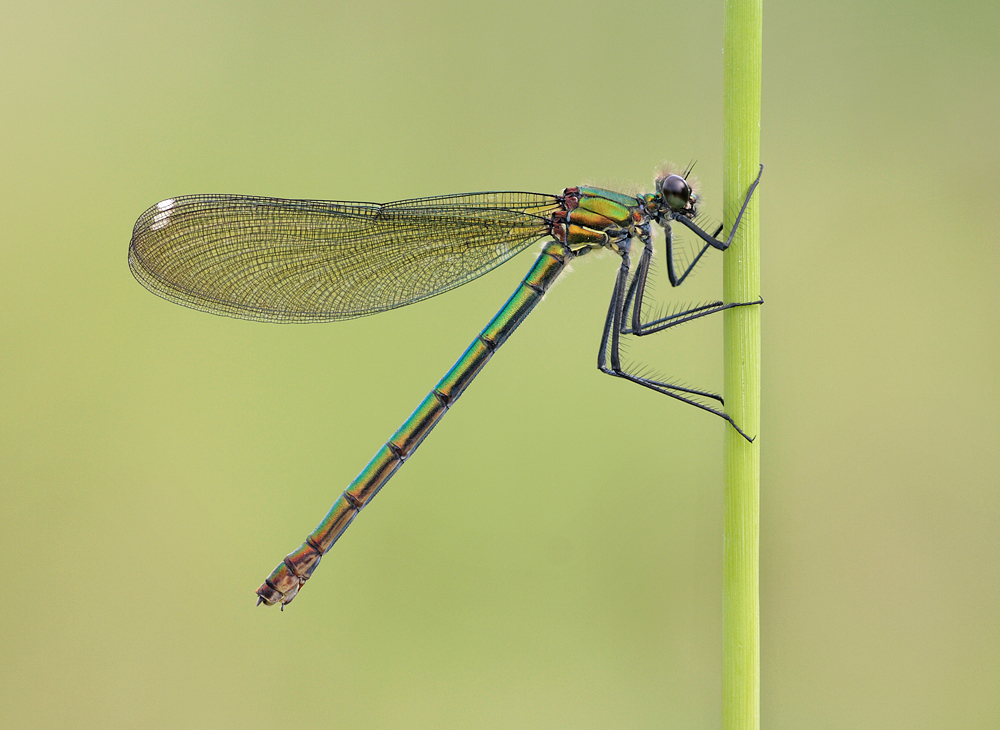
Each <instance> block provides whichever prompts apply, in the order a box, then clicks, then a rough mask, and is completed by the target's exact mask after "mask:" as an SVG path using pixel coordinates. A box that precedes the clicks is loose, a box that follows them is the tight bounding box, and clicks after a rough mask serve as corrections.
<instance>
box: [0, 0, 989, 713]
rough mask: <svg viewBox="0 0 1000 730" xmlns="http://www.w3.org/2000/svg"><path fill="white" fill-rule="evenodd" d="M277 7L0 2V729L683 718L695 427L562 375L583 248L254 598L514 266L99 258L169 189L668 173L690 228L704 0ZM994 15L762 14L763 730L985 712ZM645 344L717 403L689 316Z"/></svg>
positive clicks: (586, 264) (714, 268)
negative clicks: (290, 295) (330, 299)
mask: <svg viewBox="0 0 1000 730" xmlns="http://www.w3.org/2000/svg"><path fill="white" fill-rule="evenodd" d="M275 7H277V6H274V5H273V4H271V3H228V4H217V3H208V4H204V3H194V2H180V3H169V4H156V3H138V4H137V3H118V4H114V3H110V2H96V3H88V4H83V3H68V2H66V3H54V2H41V3H33V4H27V3H25V4H14V3H11V4H8V5H7V6H5V8H4V11H3V21H2V23H0V59H2V68H3V83H2V85H0V132H2V134H0V152H2V156H0V159H2V166H0V168H2V169H0V184H2V191H0V192H2V194H0V231H2V237H0V255H2V259H0V276H2V281H3V285H2V288H0V323H2V325H0V326H2V337H3V347H2V352H3V354H2V356H0V376H2V383H3V385H2V387H0V407H2V413H3V417H2V419H0V479H2V511H0V550H2V552H0V555H2V558H3V561H4V564H5V566H6V570H7V575H8V577H7V579H6V581H5V585H6V590H5V591H4V593H5V598H6V605H5V608H4V618H3V622H2V633H0V725H2V726H3V727H10V728H53V727H74V728H91V727H92V728H140V727H141V728H160V727H163V728H173V727H183V728H201V727H204V728H229V727H251V726H261V725H281V726H293V727H296V726H302V727H313V726H318V725H329V726H334V727H343V728H425V727H426V728H470V727H476V728H660V727H671V728H672V727H684V728H710V727H717V726H718V725H719V722H720V717H721V664H722V638H721V630H722V578H721V558H722V537H721V535H722V488H721V474H722V466H721V444H722V439H723V425H724V424H723V423H722V422H721V421H720V420H719V419H716V418H712V417H710V416H708V415H706V414H704V413H700V412H698V411H696V410H694V409H692V408H688V407H685V406H682V405H681V404H678V403H675V402H673V401H670V400H669V399H666V398H661V397H657V396H655V395H653V394H651V393H649V392H644V391H643V390H642V389H640V388H637V387H632V386H629V385H627V384H625V383H622V382H620V381H615V380H613V379H611V378H608V377H606V376H603V375H601V374H599V373H598V371H597V370H596V368H595V357H596V353H597V344H598V336H599V332H600V326H601V322H602V317H603V313H604V310H605V307H606V302H607V299H608V296H609V294H610V288H611V284H612V280H613V276H614V270H615V266H616V265H617V264H616V259H615V258H614V257H613V256H605V257H603V258H601V259H598V258H596V257H593V258H594V259H595V260H583V261H580V262H579V263H577V264H576V265H575V273H573V274H572V275H569V276H567V277H565V279H563V280H562V281H561V282H560V283H559V284H558V285H557V286H556V287H555V289H554V290H553V292H552V293H551V295H550V296H549V297H548V298H547V300H546V301H545V302H544V304H543V305H542V306H540V307H539V308H538V309H537V310H536V311H535V313H534V314H533V315H532V316H531V317H530V318H529V319H528V321H527V323H526V324H525V326H524V327H523V328H522V329H521V330H520V331H519V332H518V333H517V335H516V336H515V337H514V338H512V339H511V341H510V343H509V344H508V345H507V347H506V348H504V350H503V351H501V352H500V353H499V354H498V356H497V357H496V358H494V360H493V362H492V363H491V365H490V366H489V367H488V368H487V369H486V371H485V372H484V373H483V374H482V375H481V377H480V378H479V379H478V380H477V381H476V383H475V385H473V387H472V388H471V389H470V390H469V391H468V392H467V393H466V395H465V396H464V397H463V399H462V402H461V403H460V404H459V405H458V406H457V407H456V408H455V409H454V411H453V412H452V413H451V415H450V416H449V417H448V418H447V419H445V421H444V422H443V423H442V424H441V425H440V426H439V427H438V429H437V430H436V431H435V433H434V435H433V437H432V438H430V439H429V440H428V441H427V443H426V444H425V445H424V447H423V448H422V449H421V450H420V452H419V453H418V455H417V456H415V457H414V458H413V459H412V463H410V464H409V465H408V466H407V467H406V468H405V469H404V470H403V471H402V472H400V474H399V475H398V476H397V477H396V478H395V479H394V480H393V481H392V482H391V484H390V485H389V486H388V487H387V488H386V489H385V490H384V493H383V496H380V497H379V499H378V500H376V502H375V503H374V505H373V506H372V507H371V508H370V509H368V510H366V511H365V513H364V514H363V515H362V516H361V517H360V518H359V519H358V520H357V522H356V523H355V525H354V527H353V528H352V529H351V530H350V531H349V532H348V533H347V534H346V535H345V538H344V539H343V540H342V541H341V542H340V543H339V544H338V545H337V547H336V548H335V550H334V552H332V553H331V554H330V555H329V556H328V557H327V559H326V560H325V561H324V563H323V567H322V568H321V569H320V570H319V572H318V573H317V575H316V578H315V579H314V580H313V581H312V582H311V583H310V584H309V586H308V588H307V590H305V591H304V592H303V594H302V595H301V596H300V597H299V598H298V599H297V600H296V601H295V603H293V604H292V605H291V607H290V608H289V610H286V611H285V612H283V613H281V612H279V611H278V610H276V609H270V610H265V609H263V608H255V607H254V598H255V596H254V595H253V591H254V589H255V588H256V587H257V586H258V585H259V583H260V581H261V580H262V579H263V577H264V576H265V575H267V573H268V572H269V571H270V570H271V569H272V568H273V567H274V566H275V564H276V563H277V562H278V561H279V560H280V559H281V557H282V556H283V555H284V554H285V553H286V552H288V551H289V550H291V549H292V548H294V547H296V546H297V545H299V543H300V542H301V540H302V539H303V537H304V536H305V535H306V533H307V532H308V531H309V530H311V529H312V528H313V527H314V526H315V525H316V523H317V522H318V521H319V519H320V518H321V517H322V515H323V514H324V513H325V511H326V509H327V508H328V507H329V505H330V504H331V503H332V501H333V499H334V498H335V497H336V496H337V495H338V494H339V493H340V491H341V490H342V489H343V488H344V486H346V484H347V483H348V481H349V480H350V479H351V478H352V477H353V476H354V475H355V474H356V473H357V472H358V471H359V470H360V469H361V467H362V466H363V465H364V464H365V463H366V462H367V460H368V459H369V457H370V456H371V455H372V454H373V453H374V452H375V450H376V449H377V448H378V447H379V445H380V444H381V443H382V442H383V441H384V440H385V439H386V438H387V437H388V436H389V434H391V433H392V431H393V430H394V429H395V428H396V427H397V426H398V425H399V423H400V422H401V421H402V420H403V419H404V418H405V417H406V416H407V415H408V414H409V413H410V411H411V410H412V408H413V407H414V406H415V405H416V404H417V403H418V402H419V400H420V399H421V398H423V396H424V395H425V394H426V393H427V392H428V390H429V389H430V388H431V386H432V385H433V384H434V383H435V382H436V381H437V379H438V378H439V377H440V376H441V375H442V374H443V373H444V371H445V370H446V369H447V368H448V367H449V366H450V365H451V364H452V362H453V361H454V360H455V359H456V358H457V356H458V355H459V354H460V353H461V352H462V350H463V349H464V348H465V346H466V345H467V344H468V343H469V342H470V341H471V340H472V338H473V337H474V336H475V334H476V333H477V332H478V331H479V330H480V328H481V327H482V326H483V325H484V324H485V323H486V322H487V320H488V319H489V318H490V317H491V316H492V314H493V313H494V311H495V310H496V309H497V308H498V307H499V306H500V304H501V303H502V302H503V301H504V300H505V299H506V297H507V296H508V295H509V293H510V292H511V291H512V290H513V288H514V286H515V285H516V283H517V281H519V280H520V278H521V277H522V276H523V275H524V273H525V272H526V271H527V268H528V266H529V265H530V262H531V260H532V256H533V255H534V253H533V252H532V253H525V254H523V255H521V256H520V257H519V258H518V259H517V260H515V261H512V262H510V263H508V264H506V265H505V266H503V267H501V268H500V269H499V270H497V271H495V272H493V273H491V274H490V275H488V276H486V277H484V278H483V279H480V280H478V281H476V282H474V283H472V284H470V285H468V286H465V287H463V288H461V289H460V290H457V291H455V292H452V293H450V294H448V295H446V296H443V297H438V298H436V299H433V300H430V301H427V302H424V303H421V304H418V305H414V306H412V307H409V308H405V309H403V310H398V311H395V312H391V313H386V314H383V315H380V316H378V317H373V318H367V319H361V320H354V321H350V322H345V323H340V324H335V325H314V326H291V325H289V326H277V325H263V324H255V323H249V322H241V321H236V320H231V319H224V318H220V317H213V316H209V315H206V314H202V313H199V312H195V311H191V310H186V309H184V308H181V307H178V306H175V305H172V304H169V303H167V302H165V301H163V300H161V299H159V298H157V297H154V296H152V295H151V294H149V293H148V292H146V291H145V290H144V289H143V288H142V287H140V286H139V285H138V284H137V283H136V282H135V281H134V280H133V279H132V277H131V275H130V274H129V270H128V266H127V264H126V249H127V244H128V240H129V236H130V234H131V230H132V224H133V222H134V220H135V219H136V217H137V216H138V215H139V214H140V213H141V212H142V211H143V210H144V209H145V208H146V207H147V206H149V205H151V204H153V203H155V202H157V201H159V200H161V199H163V198H166V197H169V196H173V195H178V194H183V193H202V192H229V193H250V194H259V195H271V196H281V197H311V198H333V199H349V200H377V201H382V200H393V199H398V198H405V197H414V196H423V195H434V194H441V193H450V192H465V191H471V190H483V189H500V190H503V189H517V190H533V191H540V192H559V191H560V190H561V189H562V188H563V187H565V186H567V185H573V184H579V183H588V182H590V183H598V184H604V185H608V186H611V185H617V184H621V185H624V186H626V187H628V188H630V189H632V188H635V187H647V186H648V185H649V184H650V182H651V180H652V176H653V174H654V170H655V168H656V166H657V165H659V164H660V163H661V162H662V161H664V160H667V159H670V160H673V161H675V162H677V163H680V164H684V163H687V162H688V161H689V160H691V159H695V158H696V159H697V160H698V166H697V168H696V172H697V173H699V174H700V177H701V178H702V180H703V183H704V192H705V196H706V198H707V205H706V210H708V211H710V212H712V213H713V214H714V215H715V216H717V217H718V216H719V215H720V211H719V207H718V204H719V200H720V192H721V152H722V132H721V129H722V117H721V113H722V109H721V96H722V93H721V89H722V81H721V69H722V51H721V49H722V8H721V4H690V3H688V4H683V5H682V4H678V3H664V2H652V3H647V2H633V3H629V4H627V5H625V4H620V5H619V6H618V7H617V8H612V7H610V6H609V5H603V4H597V3H562V2H549V3H537V2H522V3H496V4H492V5H488V6H487V5H478V4H475V5H470V6H460V5H459V4H457V3H454V2H441V3H437V4H418V3H390V4H376V3H368V4H356V5H345V4H340V3H331V4H327V3H310V4H306V3H301V4H288V5H285V6H283V7H282V9H280V10H278V9H275ZM998 39H1000V7H998V5H997V4H996V3H995V2H982V3H951V4H940V3H931V2H919V3H907V4H899V5H897V6H890V5H881V6H880V5H879V4H877V3H876V4H872V3H868V2H858V1H856V0H852V1H850V2H844V3H835V4H830V3H796V2H769V3H768V4H767V5H766V8H765V39H764V53H765V71H764V106H763V108H764V120H763V125H762V132H763V145H762V149H763V153H762V154H763V160H764V161H765V162H766V164H767V172H766V174H765V177H764V183H763V185H762V187H761V190H760V196H761V214H762V240H763V246H764V248H763V293H764V297H765V299H766V305H765V306H764V309H763V312H762V316H763V323H764V345H763V347H764V351H763V376H764V404H763V423H762V427H761V434H760V446H761V450H762V451H761V454H762V465H763V466H762V469H763V485H762V517H761V547H762V566H761V596H762V626H761V635H762V672H763V674H762V677H763V685H762V698H761V713H762V718H763V724H764V726H765V727H768V728H881V729H885V728H914V727H920V728H959V727H961V728H995V727H997V726H998V724H1000V693H998V691H997V687H998V686H1000V660H998V656H1000V641H998V638H1000V637H998V632H1000V629H998V627H1000V621H998V618H1000V566H998V557H1000V550H998V547H1000V545H998V543H1000V538H998V535H1000V499H998V496H1000V488H998V484H1000V478H998V476H1000V456H998V454H1000V416H998V413H1000V410H998V408H1000V393H998V383H1000V379H998V377H997V364H998V350H1000V342H998V332H1000V326H998V325H1000V323H998V309H1000V307H998V304H1000V302H998V296H997V291H998V286H997V281H998V275H1000V265H998V264H1000V254H998V239H1000V236H998V223H997V215H996V212H995V211H996V209H997V201H998V195H1000V174H998V168H1000V134H998V133H997V120H998V119H1000V74H998V72H997V69H998V68H1000V40H998ZM720 272H721V259H720V257H719V256H717V255H716V256H714V257H713V258H712V260H711V261H710V262H708V263H706V264H705V265H703V266H702V267H701V269H700V271H699V272H698V276H697V277H695V279H694V280H693V281H691V283H690V284H685V286H684V288H683V289H682V290H680V291H678V292H675V293H671V292H669V291H667V290H668V289H669V287H668V286H666V285H665V283H664V285H663V286H660V287H658V290H657V291H658V293H659V294H660V296H661V301H664V300H667V298H668V297H669V298H670V300H672V301H678V300H679V301H684V302H688V301H701V300H704V299H708V298H711V297H713V296H716V295H717V294H718V293H719V292H720V291H721V279H720ZM661 273H662V268H661ZM680 329H681V330H682V331H680V332H675V333H667V334H665V335H663V336H660V337H657V338H647V339H648V340H652V341H644V342H642V343H638V344H635V345H633V346H632V347H631V348H630V350H629V353H630V356H632V357H633V358H634V360H636V361H638V362H643V363H647V364H650V365H652V367H653V368H654V369H655V370H656V371H659V372H663V373H665V374H669V375H671V376H676V377H678V378H680V379H681V380H682V381H684V382H688V383H691V384H695V385H703V386H707V387H714V388H718V387H719V386H720V384H721V321H716V322H701V323H699V324H693V325H690V326H688V327H684V328H680Z"/></svg>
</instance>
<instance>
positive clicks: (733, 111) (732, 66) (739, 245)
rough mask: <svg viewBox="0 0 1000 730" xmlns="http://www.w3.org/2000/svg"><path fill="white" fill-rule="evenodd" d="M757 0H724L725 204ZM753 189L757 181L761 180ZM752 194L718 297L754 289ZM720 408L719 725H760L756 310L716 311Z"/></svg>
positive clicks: (732, 298) (747, 144)
mask: <svg viewBox="0 0 1000 730" xmlns="http://www.w3.org/2000/svg"><path fill="white" fill-rule="evenodd" d="M762 15H763V7H762V0H726V2H725V40H724V51H723V59H724V62H723V68H724V81H723V87H724V102H723V113H724V117H725V119H724V149H723V155H724V163H723V164H724V170H723V180H724V182H723V198H724V205H725V210H726V211H727V212H731V214H730V219H729V221H728V223H729V224H730V225H731V224H732V217H731V216H732V215H734V214H735V212H736V211H738V210H739V207H740V204H741V202H742V198H743V196H744V194H745V193H746V190H747V188H748V187H749V186H750V184H751V183H752V182H753V179H754V177H755V176H756V175H757V169H758V163H759V160H760V74H761V34H762V33H761V31H762ZM761 187H766V186H764V185H762V186H761ZM759 199H760V192H757V193H756V194H755V195H754V198H753V200H752V201H751V202H750V205H749V207H748V208H747V212H746V215H745V217H744V218H743V221H742V223H741V225H740V232H739V235H738V236H737V238H736V240H735V241H734V243H733V245H732V247H731V248H730V249H729V250H728V251H727V252H726V255H725V257H724V259H725V263H724V265H723V279H724V283H723V291H724V297H725V300H726V301H727V302H752V301H755V300H756V299H757V298H758V296H760V224H759V216H758V213H759V205H758V201H759ZM724 349H725V398H726V411H727V412H728V413H729V414H730V415H731V416H732V417H733V420H735V421H736V423H738V424H740V427H741V428H742V429H743V430H744V431H745V432H746V433H747V434H748V435H750V436H751V437H754V436H756V437H757V438H756V440H755V441H754V443H748V442H747V441H746V440H745V439H744V438H743V437H742V436H740V435H739V434H738V433H737V432H736V431H735V429H732V428H727V429H726V444H725V454H726V458H725V490H726V494H725V548H724V567H723V575H724V580H725V587H724V602H725V609H724V614H725V620H724V633H725V639H724V641H725V648H724V666H723V679H722V692H723V695H722V727H723V730H758V728H759V727H760V595H759V575H760V570H759V542H760V519H759V516H760V443H761V440H760V437H759V436H760V307H757V306H753V307H734V308H733V309H729V310H726V312H725V314H724Z"/></svg>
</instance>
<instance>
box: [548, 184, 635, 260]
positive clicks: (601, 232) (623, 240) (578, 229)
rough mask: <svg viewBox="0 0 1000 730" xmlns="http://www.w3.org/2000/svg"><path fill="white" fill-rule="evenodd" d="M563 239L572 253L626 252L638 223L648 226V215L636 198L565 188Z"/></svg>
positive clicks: (614, 193) (593, 190)
mask: <svg viewBox="0 0 1000 730" xmlns="http://www.w3.org/2000/svg"><path fill="white" fill-rule="evenodd" d="M563 195H564V199H565V201H566V202H565V206H566V208H567V211H566V213H565V239H562V238H560V239H559V240H562V242H563V243H565V244H566V246H567V248H569V249H570V250H571V251H572V252H574V253H584V252H585V251H587V250H590V249H597V248H610V249H611V250H613V251H615V252H618V253H621V252H622V251H628V250H629V248H630V245H631V241H632V238H633V237H634V236H636V235H638V234H639V230H638V228H639V227H640V226H648V223H649V217H648V215H647V214H646V212H645V209H644V205H643V202H642V201H641V200H639V199H638V198H636V197H634V196H631V195H625V194H624V193H616V192H614V191H612V190H604V189H602V188H591V187H577V188H567V189H566V191H565V192H564V194H563Z"/></svg>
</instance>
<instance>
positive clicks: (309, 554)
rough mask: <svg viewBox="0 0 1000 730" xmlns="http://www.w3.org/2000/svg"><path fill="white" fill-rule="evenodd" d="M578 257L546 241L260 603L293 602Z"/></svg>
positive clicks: (265, 588) (264, 589)
mask: <svg viewBox="0 0 1000 730" xmlns="http://www.w3.org/2000/svg"><path fill="white" fill-rule="evenodd" d="M571 257H572V254H570V253H569V252H568V251H567V250H566V249H565V248H564V246H563V244H561V243H557V242H555V241H553V242H551V243H548V244H546V246H545V248H544V249H543V250H542V254H541V255H540V256H539V257H538V260H537V261H535V263H534V265H533V266H532V267H531V270H530V271H529V272H528V275H527V276H525V277H524V279H523V280H522V281H521V283H520V284H519V285H518V287H517V290H516V291H515V292H514V294H513V295H512V296H511V297H510V299H508V300H507V303H506V304H504V306H503V308H502V309H501V310H500V311H499V312H497V313H496V315H495V316H494V317H493V319H491V320H490V323H489V324H488V325H486V328H485V329H483V331H482V332H480V333H479V336H478V337H477V338H476V339H475V340H474V341H473V342H472V344H471V345H470V346H469V348H468V349H467V350H466V351H465V353H464V354H463V355H462V356H461V357H460V358H459V359H458V362H456V363H455V364H454V365H453V366H452V367H451V369H450V370H449V371H448V372H447V373H445V376H444V377H443V378H441V380H440V381H439V382H438V384H437V385H436V386H434V390H432V391H431V392H430V393H429V394H428V395H427V397H426V398H424V400H423V401H422V402H421V403H420V405H419V406H417V409H416V410H415V411H414V412H413V414H412V415H411V416H410V417H409V418H407V419H406V421H405V422H404V423H403V425H402V426H400V427H399V429H398V430H397V431H396V433H394V434H393V435H392V438H390V439H389V440H388V441H387V442H386V443H385V445H384V446H382V448H381V449H379V450H378V451H377V452H376V454H375V456H374V457H372V460H371V461H370V462H368V465H367V466H366V467H365V468H364V469H362V470H361V473H360V474H358V476H357V477H356V478H355V479H354V481H353V482H351V484H350V486H348V487H347V489H345V490H344V493H343V494H341V495H340V497H339V498H338V499H337V501H336V502H334V504H333V507H331V508H330V511H329V512H328V513H327V515H326V517H324V518H323V521H322V522H321V523H320V524H319V527H317V528H316V529H315V530H313V532H312V533H311V534H310V535H309V537H307V538H306V541H305V542H304V543H302V545H301V546H300V547H299V548H298V550H295V551H294V552H292V553H290V554H289V555H288V556H286V557H285V559H284V560H283V561H282V562H281V563H280V564H279V565H278V567H277V568H275V569H274V571H273V572H272V573H271V575H269V576H268V577H267V579H266V580H265V581H264V583H263V584H262V585H261V586H260V588H258V589H257V595H258V596H259V598H258V600H257V603H258V604H260V603H266V604H267V605H268V606H271V605H274V604H275V603H281V604H282V608H284V606H285V604H287V603H291V601H292V599H293V598H295V595H296V594H297V593H298V592H299V590H300V589H301V588H302V585H303V584H304V583H305V582H306V580H308V579H309V576H311V575H312V574H313V571H314V570H316V566H318V565H319V561H320V559H321V558H322V557H323V555H324V554H326V552H327V551H328V550H329V549H330V548H331V547H333V544H334V543H335V542H337V539H338V538H339V537H340V536H341V535H342V534H343V532H344V530H346V529H347V527H348V525H350V524H351V522H352V521H353V520H354V518H355V517H356V516H357V514H358V512H360V511H361V510H362V509H363V508H364V507H365V505H367V504H368V503H369V502H371V501H372V499H373V498H374V497H375V495H376V494H378V491H379V490H380V489H381V488H382V487H383V486H384V485H385V483H386V482H387V481H389V479H390V478H391V477H392V475H393V474H395V473H396V470H398V469H399V467H401V466H402V465H403V462H404V461H406V459H407V458H409V456H410V454H412V453H413V452H414V451H416V449H417V447H418V446H420V444H421V442H422V441H423V440H424V439H425V438H426V437H427V434H429V433H430V432H431V429H433V428H434V426H436V425H437V423H438V421H440V420H441V419H442V418H443V417H444V414H445V413H447V412H448V409H449V408H451V406H452V404H453V403H454V402H455V401H456V400H458V397H459V396H460V395H462V393H463V392H464V391H465V389H466V388H467V387H468V386H469V383H471V382H472V380H473V379H474V378H475V377H476V375H478V374H479V371H480V370H482V369H483V366H485V365H486V363H487V362H488V361H489V359H490V358H491V357H492V356H493V353H494V352H495V351H496V350H497V348H499V347H500V345H502V344H503V343H504V342H506V340H507V338H508V337H509V336H510V335H511V333H512V332H513V331H514V330H515V329H517V327H518V325H520V324H521V322H522V321H524V318H525V317H527V316H528V313H529V312H530V311H531V310H532V309H534V307H535V305H536V304H538V302H539V300H541V298H542V295H543V294H545V292H546V291H547V290H548V288H549V287H550V286H552V283H553V282H554V281H555V280H556V278H557V277H558V276H559V274H560V273H561V272H562V270H563V268H564V267H565V266H566V263H567V262H568V260H569V259H570V258H571Z"/></svg>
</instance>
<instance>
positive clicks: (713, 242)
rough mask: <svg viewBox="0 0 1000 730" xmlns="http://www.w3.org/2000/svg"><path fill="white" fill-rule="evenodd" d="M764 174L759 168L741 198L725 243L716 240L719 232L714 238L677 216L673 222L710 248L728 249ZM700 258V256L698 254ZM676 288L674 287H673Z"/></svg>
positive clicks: (684, 218)
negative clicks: (743, 196)
mask: <svg viewBox="0 0 1000 730" xmlns="http://www.w3.org/2000/svg"><path fill="white" fill-rule="evenodd" d="M763 174H764V166H763V165H761V166H760V171H759V172H758V173H757V177H756V179H755V180H754V181H753V183H752V184H751V185H750V189H749V190H747V194H746V197H745V198H743V206H742V207H741V208H740V212H739V215H737V216H736V222H735V223H733V229H732V230H731V231H730V232H729V238H727V239H726V240H725V241H720V240H718V239H717V238H716V237H715V236H717V235H719V231H716V234H715V236H710V235H709V234H708V231H706V230H705V229H704V228H702V227H701V226H699V225H698V224H697V223H695V222H694V221H692V220H691V219H689V218H686V217H684V216H677V217H676V218H674V219H673V220H675V221H677V222H679V223H681V224H683V225H685V226H687V227H688V228H690V229H691V230H692V231H694V233H695V235H697V236H698V238H700V239H701V240H702V241H704V242H705V243H707V244H708V245H709V246H711V247H712V248H717V249H719V250H720V251H725V250H726V249H727V248H729V244H731V243H732V242H733V238H735V237H736V231H737V229H738V228H739V227H740V221H741V220H743V214H744V213H745V212H746V209H747V206H748V205H749V204H750V198H752V197H753V191H754V190H756V189H757V185H758V184H759V183H760V176H761V175H763ZM699 256H701V254H699ZM675 286H676V285H675Z"/></svg>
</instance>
